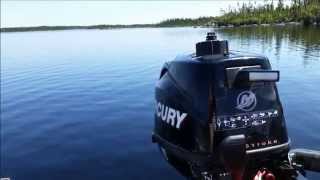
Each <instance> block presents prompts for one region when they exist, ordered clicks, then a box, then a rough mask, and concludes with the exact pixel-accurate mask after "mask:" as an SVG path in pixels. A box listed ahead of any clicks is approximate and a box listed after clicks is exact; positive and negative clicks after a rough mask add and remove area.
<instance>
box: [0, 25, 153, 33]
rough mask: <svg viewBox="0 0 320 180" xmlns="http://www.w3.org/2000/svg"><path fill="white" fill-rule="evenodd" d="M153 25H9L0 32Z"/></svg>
mask: <svg viewBox="0 0 320 180" xmlns="http://www.w3.org/2000/svg"><path fill="white" fill-rule="evenodd" d="M153 26H154V24H132V25H93V26H35V27H9V28H1V32H26V31H56V30H72V29H115V28H139V27H153Z"/></svg>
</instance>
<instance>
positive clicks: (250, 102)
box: [236, 91, 257, 111]
mask: <svg viewBox="0 0 320 180" xmlns="http://www.w3.org/2000/svg"><path fill="white" fill-rule="evenodd" d="M256 105H257V98H256V95H255V94H254V93H253V92H252V91H243V92H241V93H240V94H239V95H238V97H237V106H236V108H237V109H240V110H243V111H252V110H253V109H254V108H255V107H256Z"/></svg>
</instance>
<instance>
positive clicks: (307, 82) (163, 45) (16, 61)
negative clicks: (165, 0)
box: [1, 27, 320, 180]
mask: <svg viewBox="0 0 320 180" xmlns="http://www.w3.org/2000/svg"><path fill="white" fill-rule="evenodd" d="M208 30H209V29H199V28H198V29H196V28H159V29H156V28H154V29H152V28H149V29H115V30H71V31H51V32H50V31H49V32H23V33H1V176H2V177H11V178H12V179H13V180H44V179H50V180H51V179H52V180H60V179H78V180H82V179H83V180H84V179H85V180H88V179H145V180H149V179H159V180H163V179H172V180H174V179H183V178H182V177H181V176H180V175H179V174H178V173H176V172H175V170H174V169H173V168H171V167H170V166H169V165H168V164H167V163H166V162H165V161H164V160H163V158H162V157H161V155H160V153H159V152H158V149H157V147H156V145H154V144H152V143H151V132H152V128H153V110H154V109H153V107H154V101H153V98H154V85H155V82H156V79H157V77H158V75H159V71H160V69H161V66H162V64H163V63H164V62H165V61H168V60H171V59H172V58H174V57H175V56H176V55H177V54H179V53H180V54H181V53H185V52H191V51H193V49H194V45H195V43H196V42H198V41H201V40H203V39H204V37H205V34H206V32H207V31H208ZM216 31H217V32H218V37H220V38H224V39H228V40H229V43H230V48H231V49H233V50H241V51H250V52H256V53H261V54H264V55H266V56H268V57H269V59H270V61H271V64H272V67H273V68H274V69H278V70H280V71H281V80H280V82H279V83H278V88H279V93H280V96H281V100H282V103H283V106H284V110H285V117H286V120H287V126H288V129H289V135H290V138H291V140H292V145H293V147H304V148H312V149H318V150H320V133H319V132H320V28H316V27H310V28H302V27H259V28H237V29H224V30H223V29H218V30H216ZM310 179H314V180H316V179H320V176H319V175H315V174H311V175H310Z"/></svg>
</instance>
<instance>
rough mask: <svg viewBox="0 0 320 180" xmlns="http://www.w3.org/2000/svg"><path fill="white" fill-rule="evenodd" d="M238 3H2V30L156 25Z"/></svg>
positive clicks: (219, 12)
mask: <svg viewBox="0 0 320 180" xmlns="http://www.w3.org/2000/svg"><path fill="white" fill-rule="evenodd" d="M245 2H249V1H245ZM251 2H253V1H251ZM237 3H240V4H242V3H243V1H230V0H228V1H151V2H150V1H118V2H112V1H91V2H89V1H3V0H1V27H17V26H41V25H47V26H54V25H96V24H142V23H156V22H159V21H162V20H165V19H168V18H182V17H188V18H196V17H199V16H216V15H219V14H221V9H225V10H226V9H228V8H229V7H231V8H235V7H237ZM259 3H260V4H261V3H263V1H258V4H259Z"/></svg>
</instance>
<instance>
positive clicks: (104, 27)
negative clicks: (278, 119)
mask: <svg viewBox="0 0 320 180" xmlns="http://www.w3.org/2000/svg"><path fill="white" fill-rule="evenodd" d="M268 26H303V23H302V22H281V23H272V24H245V25H239V26H235V25H232V24H228V25H225V26H217V25H214V24H213V25H187V26H181V25H180V26H179V25H177V26H174V25H172V26H161V25H157V24H135V25H93V26H34V27H9V28H0V30H1V31H0V32H1V33H15V32H37V31H66V30H110V29H129V28H130V29H135V28H179V27H181V28H182V27H193V28H237V27H268ZM311 26H318V27H320V26H319V24H316V23H313V24H312V25H311Z"/></svg>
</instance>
